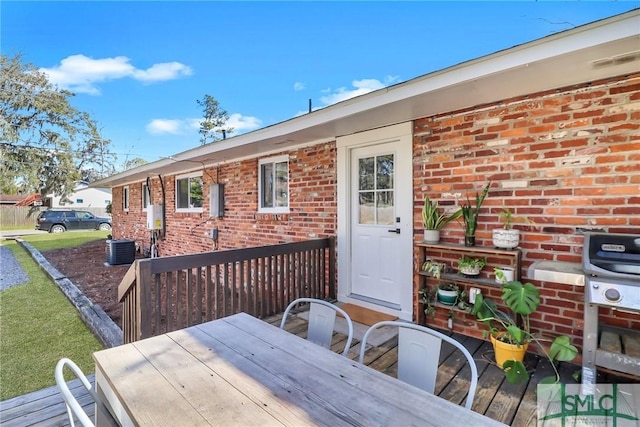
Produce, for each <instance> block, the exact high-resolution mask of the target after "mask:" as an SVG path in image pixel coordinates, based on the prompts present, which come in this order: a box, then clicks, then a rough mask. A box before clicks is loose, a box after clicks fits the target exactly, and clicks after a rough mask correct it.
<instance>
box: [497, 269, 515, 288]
mask: <svg viewBox="0 0 640 427" xmlns="http://www.w3.org/2000/svg"><path fill="white" fill-rule="evenodd" d="M497 269H498V270H500V271H502V275H504V278H502V279H500V278H498V275H497V274H496V283H499V284H501V285H504V284H505V283H507V282H511V281H513V280H515V277H516V271H515V270H514V269H513V268H511V267H498V268H497Z"/></svg>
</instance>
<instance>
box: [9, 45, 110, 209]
mask: <svg viewBox="0 0 640 427" xmlns="http://www.w3.org/2000/svg"><path fill="white" fill-rule="evenodd" d="M73 96H74V94H73V93H71V92H69V91H67V90H64V89H59V88H58V87H56V86H54V85H52V84H51V83H50V82H49V81H48V79H47V76H46V74H44V73H42V72H40V71H39V70H38V69H37V68H36V67H35V66H34V65H32V64H24V63H22V55H20V54H18V55H16V56H15V57H13V58H10V57H8V56H5V55H0V164H1V165H2V169H3V172H2V174H1V175H0V187H2V188H11V187H12V186H17V187H18V189H20V190H22V191H23V192H30V193H31V192H39V193H40V194H41V195H47V194H50V193H54V194H57V195H60V196H62V197H63V198H64V197H65V196H67V195H68V194H70V193H71V192H72V191H73V189H74V187H75V181H78V180H81V179H83V178H86V177H90V178H97V177H104V176H107V175H108V174H110V173H111V172H112V169H113V167H112V166H111V165H112V164H113V163H114V162H115V158H116V156H115V154H112V153H110V152H109V151H108V148H109V144H110V143H111V141H109V140H105V139H103V138H102V137H101V136H100V132H99V131H98V128H97V125H96V122H95V121H94V120H92V119H91V118H90V117H89V115H88V114H87V113H84V112H81V111H78V110H77V109H75V108H74V107H73V106H72V105H71V103H70V99H71V98H72V97H73Z"/></svg>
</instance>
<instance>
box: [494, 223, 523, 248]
mask: <svg viewBox="0 0 640 427" xmlns="http://www.w3.org/2000/svg"><path fill="white" fill-rule="evenodd" d="M519 243H520V230H518V229H517V228H512V229H510V230H505V229H504V228H495V229H494V230H493V246H495V247H496V248H502V249H513V248H517V247H518V244H519Z"/></svg>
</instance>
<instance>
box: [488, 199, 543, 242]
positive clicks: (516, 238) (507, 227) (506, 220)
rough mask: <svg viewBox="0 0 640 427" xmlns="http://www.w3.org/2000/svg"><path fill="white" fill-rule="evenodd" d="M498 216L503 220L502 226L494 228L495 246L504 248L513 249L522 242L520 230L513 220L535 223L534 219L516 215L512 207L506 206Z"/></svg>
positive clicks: (493, 238)
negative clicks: (514, 225) (515, 226)
mask: <svg viewBox="0 0 640 427" xmlns="http://www.w3.org/2000/svg"><path fill="white" fill-rule="evenodd" d="M498 217H500V220H501V221H502V222H503V226H502V227H501V228H495V229H493V235H492V240H493V246H495V247H496V248H502V249H513V248H516V247H518V244H519V243H520V230H518V229H517V228H513V222H516V221H518V222H524V223H526V224H533V221H531V220H529V218H527V217H524V216H515V215H514V214H513V212H512V211H511V209H509V208H507V207H504V208H502V210H501V211H500V212H498Z"/></svg>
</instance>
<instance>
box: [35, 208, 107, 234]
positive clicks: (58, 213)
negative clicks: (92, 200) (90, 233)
mask: <svg viewBox="0 0 640 427" xmlns="http://www.w3.org/2000/svg"><path fill="white" fill-rule="evenodd" d="M36 230H43V231H48V232H49V233H62V232H64V231H67V230H105V231H108V230H111V218H101V217H97V216H95V215H94V214H92V213H91V212H87V211H74V210H56V209H49V210H46V211H43V212H40V215H38V219H37V220H36Z"/></svg>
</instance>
